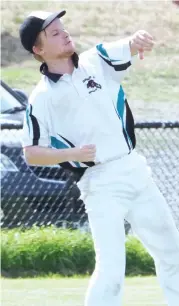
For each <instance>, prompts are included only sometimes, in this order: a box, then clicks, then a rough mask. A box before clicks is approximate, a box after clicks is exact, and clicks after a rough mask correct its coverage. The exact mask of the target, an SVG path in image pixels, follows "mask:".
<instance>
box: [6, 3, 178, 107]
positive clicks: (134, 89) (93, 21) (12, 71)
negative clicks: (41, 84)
mask: <svg viewBox="0 0 179 306" xmlns="http://www.w3.org/2000/svg"><path fill="white" fill-rule="evenodd" d="M1 7H2V27H1V34H2V38H1V41H2V66H3V69H2V78H3V79H4V80H5V81H7V82H8V83H9V84H10V85H12V86H13V87H20V88H23V89H25V90H26V91H27V92H28V93H30V92H31V90H32V88H33V87H34V86H35V84H36V83H37V81H38V80H39V78H40V73H39V71H38V66H39V63H37V62H36V61H35V60H34V59H32V57H31V56H30V55H29V54H27V53H26V52H25V51H24V50H23V49H22V47H21V45H20V41H19V37H18V29H19V25H20V23H21V22H22V20H23V19H24V16H26V15H27V14H29V13H30V12H31V11H33V10H42V9H45V10H47V11H55V10H59V8H62V7H63V8H65V9H67V15H66V16H65V17H64V19H63V20H64V23H65V27H66V28H67V29H68V30H69V32H70V33H71V35H72V37H73V38H74V40H75V43H76V47H77V50H78V51H79V52H81V51H84V50H86V49H88V48H90V47H92V46H94V44H96V43H99V42H101V41H111V40H116V39H118V38H122V37H126V36H129V35H131V34H133V33H134V32H135V31H136V30H139V29H145V30H147V31H149V32H150V33H151V34H152V35H153V36H154V38H155V41H156V46H155V49H154V51H153V52H152V53H151V54H150V56H148V55H147V57H146V59H145V60H144V61H138V63H136V64H135V65H134V67H133V68H132V70H131V72H130V74H129V75H128V76H127V78H126V79H125V81H124V84H123V85H124V87H125V89H126V91H127V96H128V99H129V100H132V101H134V100H142V101H157V102H159V101H162V102H166V101H167V102H171V101H172V103H174V102H176V103H177V102H178V96H179V86H177V85H178V80H177V79H178V74H179V65H177V62H178V63H179V55H178V49H179V36H178V28H179V18H178V13H179V10H178V9H179V8H178V7H177V6H176V5H174V4H173V3H172V1H171V0H162V1H145V0H144V1H139V0H133V1H110V2H106V1H104V2H102V1H91V3H90V1H89V2H87V1H81V2H76V1H62V2H60V4H59V2H58V1H27V0H24V1H8V0H4V1H2V4H1ZM176 103H175V104H176ZM168 109H170V110H171V106H169V107H168Z"/></svg>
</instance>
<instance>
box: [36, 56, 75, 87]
mask: <svg viewBox="0 0 179 306" xmlns="http://www.w3.org/2000/svg"><path fill="white" fill-rule="evenodd" d="M72 60H73V64H74V66H75V68H78V61H79V57H78V54H77V53H76V52H75V53H73V55H72ZM40 72H41V73H42V74H43V75H46V76H47V77H48V78H49V79H50V80H52V81H53V82H55V83H56V82H58V80H59V79H60V78H61V77H62V75H63V74H59V73H53V72H50V71H48V66H47V64H46V63H43V64H42V65H41V66H40Z"/></svg>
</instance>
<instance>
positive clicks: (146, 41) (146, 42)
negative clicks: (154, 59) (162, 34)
mask: <svg viewBox="0 0 179 306" xmlns="http://www.w3.org/2000/svg"><path fill="white" fill-rule="evenodd" d="M137 40H138V43H139V44H141V45H143V46H144V47H151V46H153V44H154V43H153V41H152V40H151V39H146V38H145V37H142V36H141V35H139V36H138V38H137Z"/></svg>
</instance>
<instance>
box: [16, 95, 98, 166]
mask: <svg viewBox="0 0 179 306" xmlns="http://www.w3.org/2000/svg"><path fill="white" fill-rule="evenodd" d="M45 100H46V98H45V97H44V95H41V94H37V95H34V94H32V95H31V97H30V99H29V104H28V107H27V110H26V114H25V116H24V125H23V136H22V147H23V152H24V156H25V159H26V162H27V163H28V164H30V165H40V166H45V165H55V164H59V163H63V162H69V161H70V162H71V161H74V162H88V161H94V159H95V153H96V148H95V146H94V145H92V144H91V145H85V146H83V147H81V148H77V147H74V148H70V147H69V148H64V147H62V148H60V149H57V148H54V147H53V146H52V144H51V138H52V137H50V134H49V130H48V124H47V116H48V110H46V102H45Z"/></svg>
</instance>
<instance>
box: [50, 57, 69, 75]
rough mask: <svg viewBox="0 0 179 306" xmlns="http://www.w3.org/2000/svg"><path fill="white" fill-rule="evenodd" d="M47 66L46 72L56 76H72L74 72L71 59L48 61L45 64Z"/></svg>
mask: <svg viewBox="0 0 179 306" xmlns="http://www.w3.org/2000/svg"><path fill="white" fill-rule="evenodd" d="M46 64H47V66H48V71H49V72H52V73H57V74H65V73H67V74H72V73H73V70H74V64H73V61H72V58H71V57H69V58H63V59H55V60H49V61H48V62H46Z"/></svg>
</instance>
